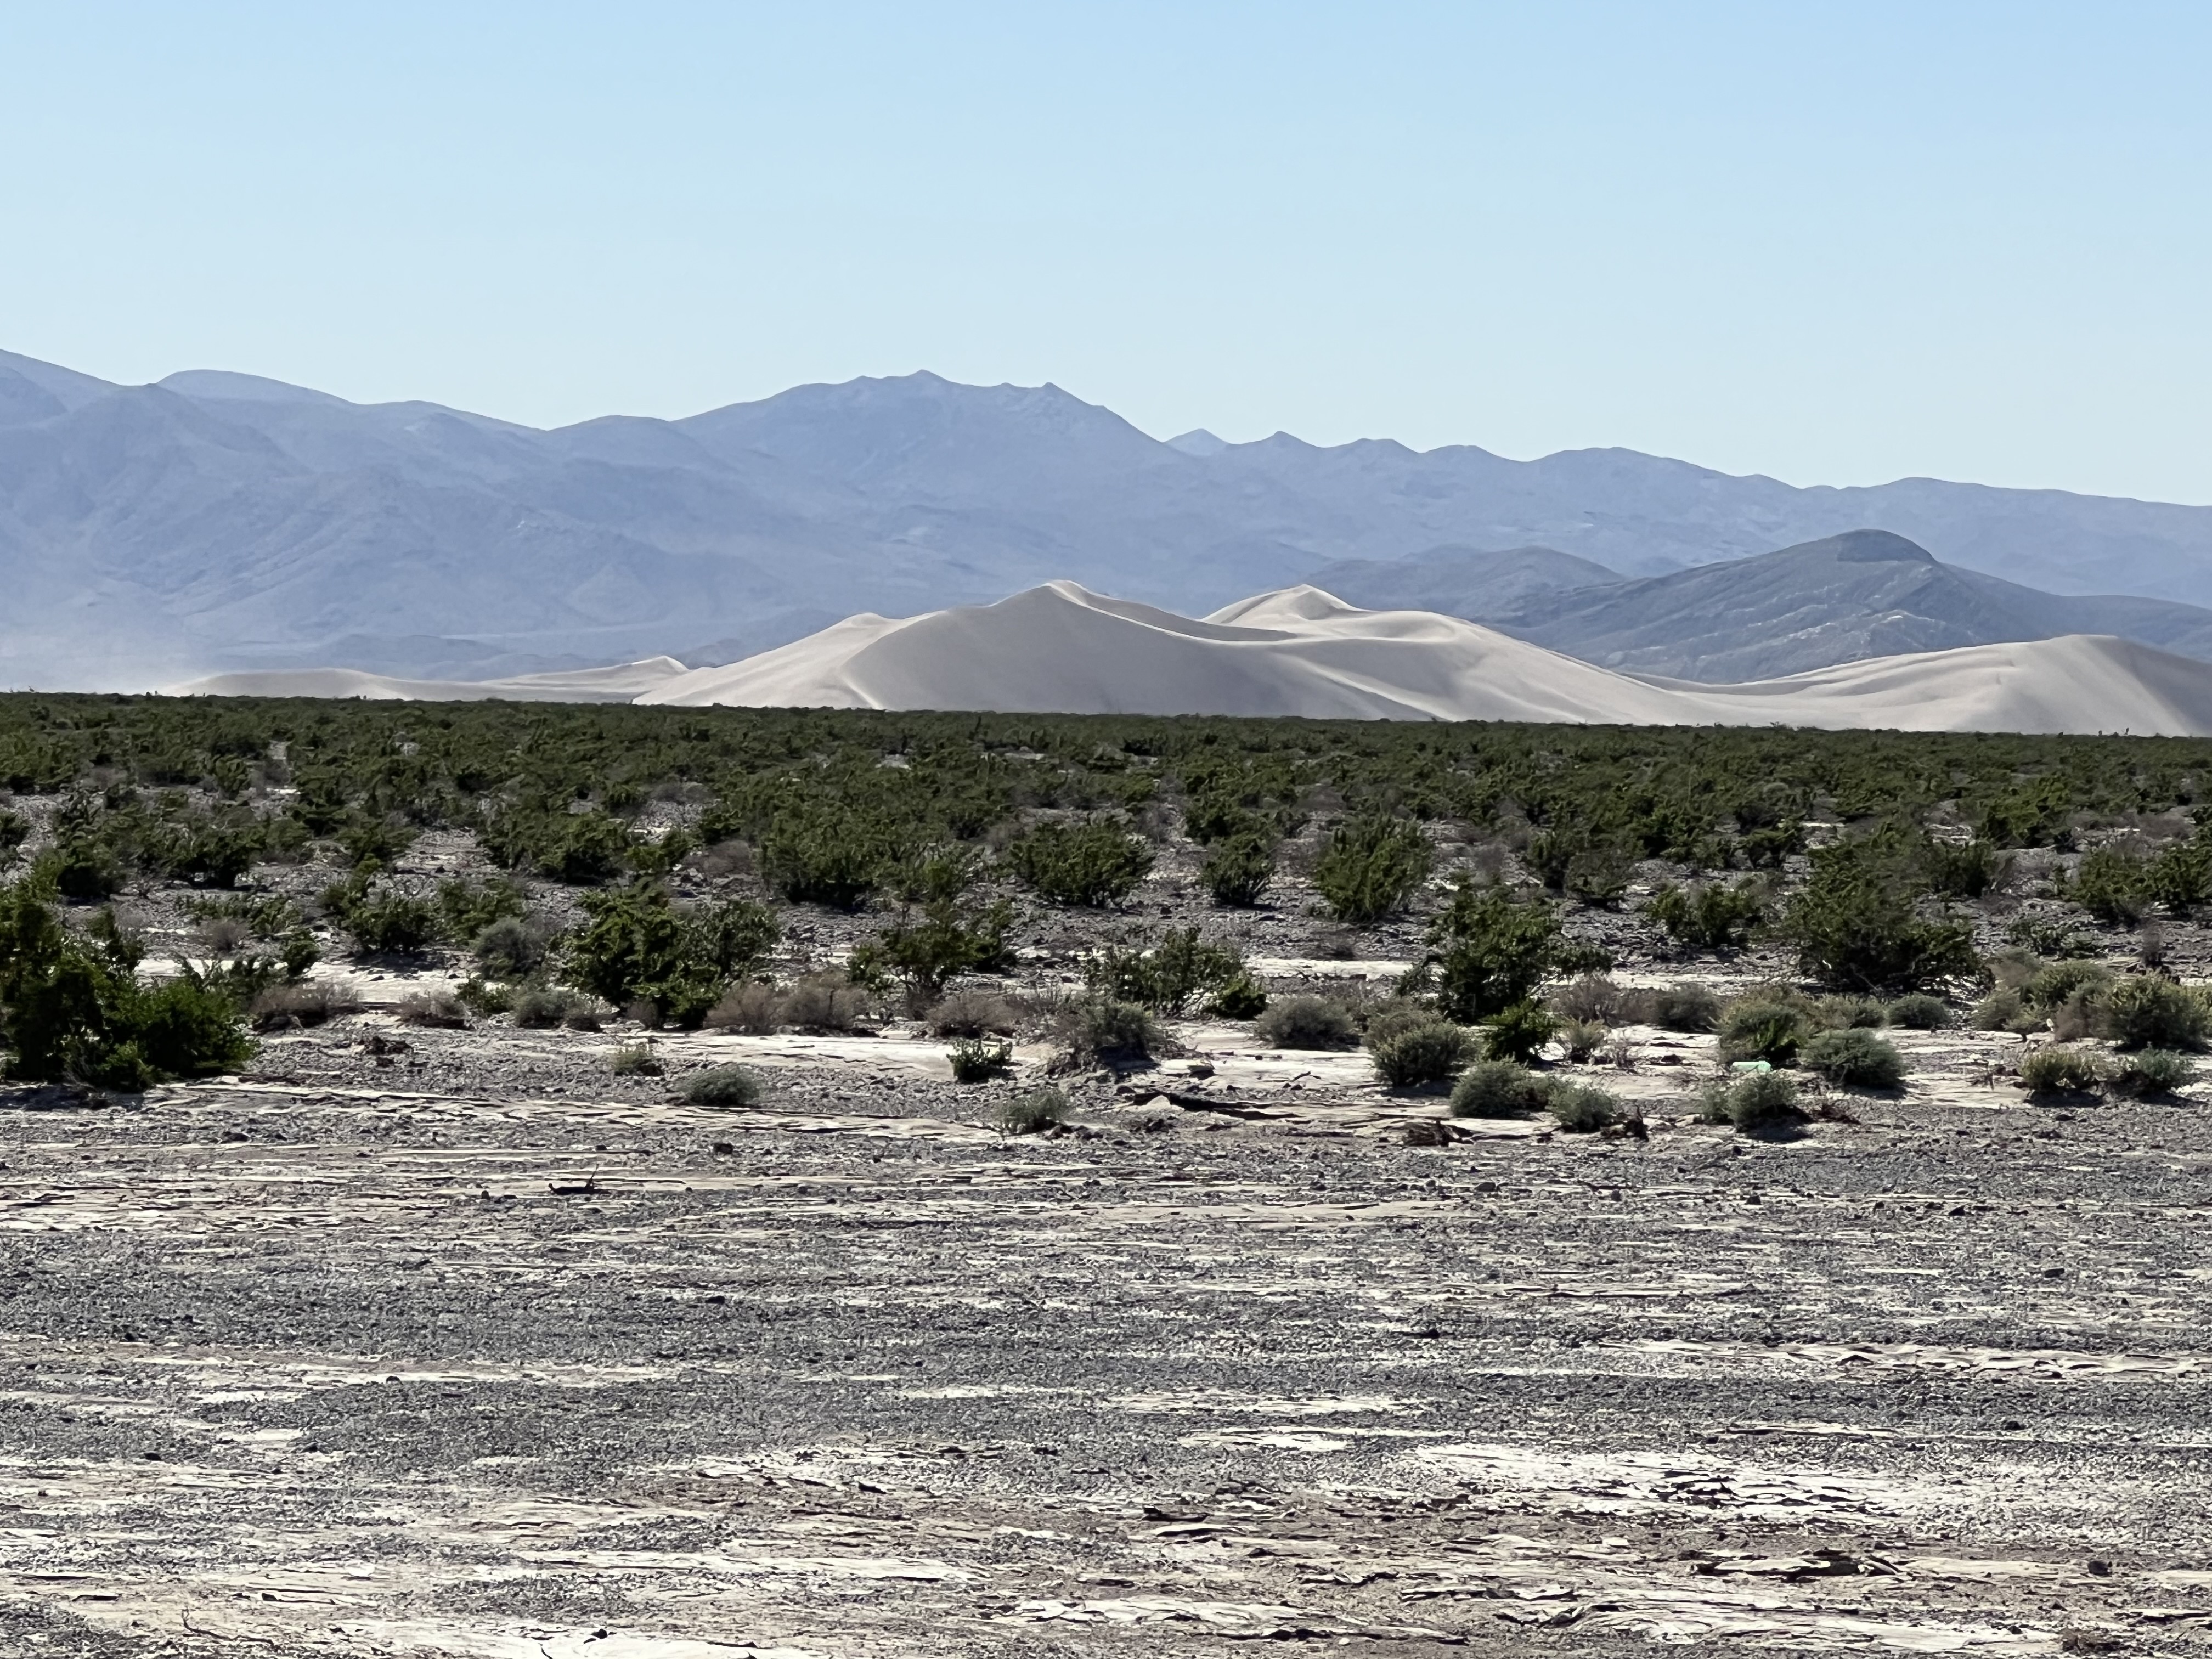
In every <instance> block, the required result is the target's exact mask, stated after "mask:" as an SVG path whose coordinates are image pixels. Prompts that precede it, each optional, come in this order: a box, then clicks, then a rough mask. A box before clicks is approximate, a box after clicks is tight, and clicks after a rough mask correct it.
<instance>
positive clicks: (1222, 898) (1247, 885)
mask: <svg viewBox="0 0 2212 1659" xmlns="http://www.w3.org/2000/svg"><path fill="white" fill-rule="evenodd" d="M1198 878H1199V881H1200V884H1202V885H1203V886H1204V887H1205V888H1206V891H1207V892H1208V893H1211V894H1212V896H1213V902H1215V903H1216V904H1218V905H1221V906H1223V907H1224V908H1241V909H1249V908H1252V907H1253V906H1255V905H1256V904H1258V903H1259V902H1260V901H1261V898H1262V897H1263V896H1265V895H1266V893H1267V888H1268V885H1269V884H1271V883H1272V882H1273V880H1274V878H1275V853H1274V848H1273V845H1272V844H1271V843H1270V842H1268V840H1267V837H1266V836H1257V835H1243V836H1231V837H1230V838H1229V839H1228V840H1226V841H1217V842H1214V843H1213V844H1212V846H1211V847H1209V848H1206V862H1205V863H1204V864H1203V865H1201V866H1200V867H1199V872H1198Z"/></svg>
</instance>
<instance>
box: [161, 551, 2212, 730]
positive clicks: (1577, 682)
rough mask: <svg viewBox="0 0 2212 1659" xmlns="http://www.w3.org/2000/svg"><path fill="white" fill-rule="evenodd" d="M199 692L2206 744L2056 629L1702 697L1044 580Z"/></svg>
mask: <svg viewBox="0 0 2212 1659" xmlns="http://www.w3.org/2000/svg"><path fill="white" fill-rule="evenodd" d="M170 690H172V691H173V692H174V693H177V694H180V695H197V696H291V697H367V698H376V699H390V698H403V699H417V700H423V701H473V700H483V699H488V698H494V697H498V698H510V699H517V700H537V701H546V702H640V703H667V704H677V705H691V706H699V705H707V704H717V703H719V704H729V705H734V706H741V707H753V708H939V709H978V710H989V711H996V712H1002V713H1029V714H1251V715H1301V716H1304V717H1306V718H1309V719H1316V720H1328V719H1335V720H1563V721H1581V722H1588V723H1592V724H1604V725H1623V726H1662V725H1663V726H1769V725H1772V726H1826V727H1832V728H1839V729H1841V728H1853V727H1861V728H1869V729H1873V728H1888V729H1893V730H1904V731H1922V732H2135V733H2136V734H2138V735H2160V736H2176V737H2179V736H2212V664H2206V663H2202V662H2198V661H2196V660H2194V659H2190V658H2186V657H2178V656H2174V655H2172V654H2171V653H2166V652H2163V651H2158V650H2154V649H2153V648H2151V647H2148V646H2144V645H2138V644H2136V643H2134V642H2132V641H2126V640H2120V639H2114V638H2111V637H2107V636H2100V635H2078V634H2077V635H2066V636H2064V637H2063V638H2059V639H2051V640H2033V641H2025V642H2021V643H2015V644H2004V645H1977V646H1967V647H1961V648H1960V649H1957V650H1951V651H1928V652H1921V653H1916V654H1913V655H1910V656H1898V657H1883V658H1878V659H1873V660H1870V661H1865V662H1854V663H1846V664H1844V665H1841V666H1839V667H1835V668H1823V669H1819V670H1815V671H1812V672H1809V673H1804V674H1794V675H1791V676H1790V677H1789V678H1784V679H1771V680H1757V681H1753V682H1751V683H1748V684H1741V685H1700V684H1692V683H1690V682H1687V681H1682V680H1666V679H1658V678H1649V677H1641V678H1639V677H1638V676H1635V675H1630V674H1624V673H1620V672H1618V671H1614V670H1613V669H1609V668H1601V667H1598V666H1596V665H1593V664H1590V663H1586V662H1583V661H1580V660H1578V659H1575V658H1573V657H1569V656H1565V655H1562V654H1561V653H1559V652H1556V651H1550V650H1547V649H1545V648H1544V647H1542V646H1539V645H1532V644H1529V643H1528V641H1524V640H1517V639H1514V638H1513V637H1511V636H1510V635H1505V634H1501V633H1498V631H1497V630H1496V629H1489V628H1485V627H1483V626H1482V625H1480V623H1470V622H1462V621H1461V620H1459V619H1458V618H1456V617H1444V616H1439V615H1437V614H1436V613H1435V612H1433V611H1362V610H1359V609H1358V608H1356V607H1355V606H1352V605H1346V604H1345V603H1344V602H1343V601H1342V600H1341V599H1337V598H1335V597H1334V595H1332V594H1329V593H1326V592H1322V590H1321V589H1320V588H1317V587H1311V586H1300V587H1287V588H1282V589H1279V590H1278V591H1276V592H1270V593H1261V594H1259V595H1257V596H1255V598H1252V599H1242V600H1239V601H1238V602H1237V604H1235V605H1228V606H1225V607H1224V608H1223V609H1221V610H1219V611H1215V612H1214V613H1213V614H1212V616H1210V617H1181V616H1177V615H1176V614H1175V613H1174V612H1173V611H1161V610H1158V609H1155V608H1154V607H1152V606H1151V605H1139V604H1136V603H1134V602H1133V601H1130V600H1127V599H1109V598H1107V597H1106V596H1104V595H1103V594H1098V593H1093V592H1090V591H1088V590H1087V589H1085V588H1083V587H1081V586H1078V585H1077V584H1075V583H1073V582H1068V581H1056V582H1049V583H1047V584H1046V585H1045V586H1042V587H1033V588H1030V590H1028V591H1027V592H1022V593H1017V594H1015V595H1014V596H1013V597H1012V599H1002V600H1000V602H999V603H998V604H996V605H971V606H964V607H962V608H959V609H956V610H949V611H928V612H926V613H924V614H923V615H921V616H918V617H878V616H875V615H872V614H866V615H861V616H857V617H847V618H846V619H845V620H844V621H842V622H841V623H836V624H834V625H832V626H831V627H829V628H825V629H823V630H822V631H821V632H820V633H818V634H815V635H810V636H809V637H808V638H806V639H803V640H800V641H797V642H796V643H795V644H792V645H787V646H782V647H778V648H777V649H775V650H773V651H767V652H763V653H761V654H759V655H758V656H754V657H748V658H746V659H744V661H742V662H738V663H732V664H731V665H728V666H726V667H720V668H698V669H686V668H685V667H684V665H682V664H681V663H679V662H678V661H676V660H675V659H673V658H670V657H654V658H650V659H647V660H645V661H642V662H635V663H623V664H620V665H616V666H613V667H610V668H596V669H586V670H579V671H569V672H563V673H556V674H529V675H520V676H517V677H514V678H509V679H501V680H480V681H443V680H406V679H398V678H392V677H390V676H387V675H380V674H368V673H362V672H361V671H356V670H353V669H343V668H326V669H313V670H305V671H294V672H264V673H240V674H219V675H216V676H213V677H211V678H207V679H202V680H194V681H192V682H191V683H190V684H185V685H179V686H174V687H172V688H170Z"/></svg>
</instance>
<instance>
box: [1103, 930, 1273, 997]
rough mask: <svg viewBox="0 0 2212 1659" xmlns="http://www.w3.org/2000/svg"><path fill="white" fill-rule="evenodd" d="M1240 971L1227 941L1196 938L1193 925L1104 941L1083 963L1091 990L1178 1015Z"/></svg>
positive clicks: (1240, 959) (1239, 958)
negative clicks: (1127, 940)
mask: <svg viewBox="0 0 2212 1659" xmlns="http://www.w3.org/2000/svg"><path fill="white" fill-rule="evenodd" d="M1243 975H1244V958H1243V954H1242V953H1241V952H1239V951H1237V950H1236V949H1235V948H1234V947H1233V946H1230V945H1218V944H1215V943H1213V942H1212V941H1210V940H1207V939H1202V938H1200V935H1199V931H1198V929H1197V928H1195V927H1182V928H1176V927H1170V928H1169V929H1168V930H1167V932H1166V933H1164V934H1163V935H1162V936H1161V938H1160V939H1158V941H1157V942H1155V943H1152V944H1150V945H1147V944H1146V943H1145V942H1144V940H1143V939H1141V938H1140V939H1139V940H1138V941H1137V942H1135V943H1133V944H1121V945H1106V946H1105V947H1104V948H1103V949H1102V950H1100V951H1098V952H1097V955H1095V956H1093V957H1091V959H1090V960H1089V961H1088V962H1086V963H1084V964H1083V982H1084V983H1085V985H1087V986H1088V987H1090V988H1091V991H1092V993H1093V994H1096V995H1098V996H1102V997H1109V998H1112V999H1114V1000H1118V1001H1121V1002H1139V1003H1142V1004H1143V1005H1144V1006H1146V1007H1147V1008H1150V1009H1152V1010H1154V1011H1155V1012H1159V1013H1163V1014H1180V1013H1182V1012H1183V1011H1184V1010H1185V1009H1187V1008H1188V1006H1190V1003H1191V1000H1192V999H1194V998H1195V997H1197V996H1199V995H1200V994H1202V993H1209V992H1218V991H1220V990H1223V989H1224V988H1225V987H1227V986H1229V985H1230V984H1231V981H1235V980H1237V978H1239V977H1240V976H1243Z"/></svg>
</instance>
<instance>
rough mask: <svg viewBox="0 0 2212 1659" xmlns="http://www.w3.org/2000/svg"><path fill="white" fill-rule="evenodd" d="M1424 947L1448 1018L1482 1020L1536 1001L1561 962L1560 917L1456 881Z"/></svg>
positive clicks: (1498, 891) (1539, 905) (1546, 907)
mask: <svg viewBox="0 0 2212 1659" xmlns="http://www.w3.org/2000/svg"><path fill="white" fill-rule="evenodd" d="M1429 946H1430V949H1429V965H1430V967H1431V969H1432V970H1433V972H1434V975H1435V978H1436V981H1437V1006H1438V1007H1439V1008H1440V1009H1442V1010H1443V1012H1444V1013H1445V1014H1447V1015H1449V1017H1450V1018H1454V1019H1459V1020H1469V1021H1472V1020H1478V1019H1482V1018H1486V1017H1488V1016H1489V1015H1492V1014H1494V1013H1497V1012H1499V1011H1500V1010H1501V1009H1505V1008H1510V1007H1511V1006H1513V1005H1514V1004H1516V1003H1518V1002H1528V1001H1530V1000H1533V999H1534V996H1535V994H1536V992H1537V990H1538V988H1539V987H1541V985H1542V984H1543V982H1544V976H1545V975H1547V974H1548V973H1550V972H1551V971H1552V970H1553V967H1554V966H1555V965H1557V964H1558V963H1559V957H1560V950H1561V936H1560V931H1559V913H1558V912H1557V911H1556V910H1555V909H1554V908H1553V907H1552V906H1551V905H1550V904H1548V903H1547V902H1543V901H1541V900H1531V901H1525V902H1524V901H1522V900H1519V899H1516V898H1515V897H1514V896H1513V895H1512V894H1510V892H1508V891H1507V890H1505V889H1504V888H1502V887H1495V886H1492V887H1485V886H1481V885H1479V884H1476V883H1474V882H1473V881H1462V882H1461V884H1459V886H1458V888H1457V889H1456V890H1455V891H1454V892H1453V894H1452V901H1451V903H1450V904H1449V906H1447V907H1446V908H1445V909H1444V912H1443V915H1440V916H1438V917H1437V921H1436V923H1435V925H1434V926H1433V927H1431V928H1430V930H1429Z"/></svg>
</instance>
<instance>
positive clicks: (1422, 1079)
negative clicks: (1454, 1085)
mask: <svg viewBox="0 0 2212 1659" xmlns="http://www.w3.org/2000/svg"><path fill="white" fill-rule="evenodd" d="M1370 1049H1371V1052H1372V1053H1373V1055H1374V1060H1375V1071H1376V1075H1377V1076H1378V1077H1380V1078H1381V1079H1383V1082H1385V1083H1387V1084H1389V1085H1390V1086H1391V1087H1392V1088H1394V1089H1420V1088H1427V1087H1430V1086H1432V1085H1436V1084H1439V1083H1448V1082H1449V1081H1450V1080H1451V1079H1453V1078H1454V1077H1455V1076H1457V1075H1458V1073H1460V1071H1461V1070H1462V1068H1463V1067H1465V1066H1466V1065H1467V1063H1468V1061H1469V1060H1472V1059H1473V1058H1474V1039H1473V1037H1472V1036H1471V1035H1470V1034H1469V1033H1468V1030H1467V1029H1466V1028H1465V1027H1464V1026H1460V1025H1455V1024H1452V1023H1451V1021H1449V1020H1448V1019H1437V1018H1430V1019H1429V1020H1427V1021H1425V1022H1424V1023H1423V1024H1419V1025H1416V1026H1413V1028H1412V1029H1410V1030H1403V1031H1400V1032H1398V1033H1396V1034H1395V1035H1394V1036H1387V1037H1385V1038H1383V1040H1382V1041H1381V1042H1370Z"/></svg>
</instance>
